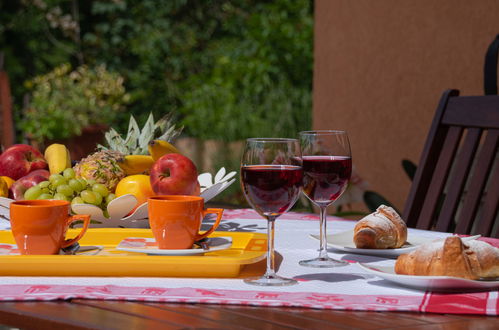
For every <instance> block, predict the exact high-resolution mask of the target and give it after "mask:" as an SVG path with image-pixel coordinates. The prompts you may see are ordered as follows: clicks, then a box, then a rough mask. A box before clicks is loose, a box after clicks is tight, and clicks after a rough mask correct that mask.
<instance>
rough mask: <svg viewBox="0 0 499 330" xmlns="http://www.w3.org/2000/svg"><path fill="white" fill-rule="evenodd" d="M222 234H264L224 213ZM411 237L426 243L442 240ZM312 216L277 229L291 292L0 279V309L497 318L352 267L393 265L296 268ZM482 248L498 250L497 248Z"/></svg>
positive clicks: (352, 258) (138, 281)
mask: <svg viewBox="0 0 499 330" xmlns="http://www.w3.org/2000/svg"><path fill="white" fill-rule="evenodd" d="M354 224H355V222H354V221H349V220H342V219H339V218H334V217H329V218H328V233H336V232H341V231H345V230H348V229H351V228H353V226H354ZM219 230H221V231H256V232H266V221H265V220H263V219H261V218H260V216H258V214H256V213H255V212H254V211H253V210H249V209H240V210H226V211H225V213H224V217H223V221H222V223H221V225H220V227H219ZM410 232H412V233H417V234H418V235H425V236H427V237H430V238H432V237H435V238H439V237H445V236H448V235H449V234H447V233H438V232H429V231H419V230H415V229H410ZM318 233H319V225H318V217H317V215H315V214H303V213H293V212H290V213H287V214H285V215H283V216H282V217H280V218H279V219H278V220H277V222H276V238H275V244H276V250H277V251H278V252H279V254H280V255H282V257H283V260H282V263H281V265H280V268H279V270H278V274H279V275H282V276H286V277H293V278H295V279H297V280H298V281H299V283H298V285H294V286H287V287H255V286H251V285H248V284H245V283H244V282H243V281H242V279H239V278H236V279H227V278H225V279H222V278H220V279H218V278H216V279H203V278H137V277H134V278H132V277H0V301H12V300H55V299H71V298H83V299H109V300H130V301H155V302H196V303H212V304H242V305H258V306H298V307H309V308H320V309H336V310H372V311H413V312H431V313H464V314H482V315H498V313H499V303H498V290H493V291H486V292H467V293H458V292H456V293H433V292H427V291H421V290H416V289H411V288H407V287H402V286H398V285H395V284H392V283H390V282H388V281H385V280H383V279H381V278H378V277H376V276H374V275H371V274H368V273H366V272H365V271H364V270H363V269H362V268H361V267H360V266H358V265H357V262H364V263H369V264H372V265H380V266H382V265H391V264H393V263H394V262H395V260H394V259H385V258H380V257H374V256H361V255H354V254H344V253H341V252H339V251H336V250H330V255H331V256H332V257H335V258H339V259H343V260H347V261H349V262H350V263H349V265H348V266H345V267H338V268H332V269H331V268H330V269H327V268H326V269H320V268H307V267H302V266H300V265H298V262H299V261H300V260H303V259H309V258H313V257H316V256H317V248H318V245H319V243H318V241H317V240H315V239H313V238H311V237H310V234H318ZM489 242H492V243H497V242H498V240H490V239H489ZM0 267H1V265H0Z"/></svg>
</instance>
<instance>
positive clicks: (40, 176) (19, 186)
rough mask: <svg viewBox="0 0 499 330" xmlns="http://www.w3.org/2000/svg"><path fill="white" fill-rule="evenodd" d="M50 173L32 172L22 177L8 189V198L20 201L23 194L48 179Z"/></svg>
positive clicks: (43, 171)
mask: <svg viewBox="0 0 499 330" xmlns="http://www.w3.org/2000/svg"><path fill="white" fill-rule="evenodd" d="M49 176H50V172H49V171H47V170H34V171H33V172H30V173H29V174H28V175H25V176H23V177H22V178H20V179H19V180H17V181H16V182H14V183H13V184H12V186H11V187H10V189H9V197H10V198H12V199H15V200H16V201H20V200H23V199H24V192H25V191H26V190H28V189H29V188H31V187H33V186H35V185H37V184H39V183H40V182H42V181H47V180H48V179H49Z"/></svg>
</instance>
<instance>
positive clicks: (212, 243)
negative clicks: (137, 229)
mask: <svg viewBox="0 0 499 330" xmlns="http://www.w3.org/2000/svg"><path fill="white" fill-rule="evenodd" d="M207 244H208V247H207V248H206V249H202V248H201V247H198V246H197V245H196V244H195V245H194V247H193V248H191V249H181V250H173V249H160V248H158V244H157V243H156V240H155V239H154V238H146V237H127V238H125V239H124V240H122V241H121V242H120V244H118V246H117V247H116V250H121V251H127V252H138V253H146V254H149V255H161V256H194V255H200V254H204V253H208V252H214V251H221V250H227V249H230V247H231V246H232V237H210V238H208V241H207Z"/></svg>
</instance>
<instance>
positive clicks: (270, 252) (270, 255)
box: [264, 216, 276, 277]
mask: <svg viewBox="0 0 499 330" xmlns="http://www.w3.org/2000/svg"><path fill="white" fill-rule="evenodd" d="M275 219H276V217H273V216H267V236H268V239H267V270H266V271H265V275H264V276H265V277H272V276H275V269H274V267H275V262H274V232H275V230H274V227H275Z"/></svg>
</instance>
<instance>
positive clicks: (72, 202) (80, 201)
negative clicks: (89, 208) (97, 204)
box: [71, 196, 85, 204]
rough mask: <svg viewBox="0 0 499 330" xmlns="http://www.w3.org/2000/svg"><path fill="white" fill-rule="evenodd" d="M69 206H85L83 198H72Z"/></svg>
mask: <svg viewBox="0 0 499 330" xmlns="http://www.w3.org/2000/svg"><path fill="white" fill-rule="evenodd" d="M71 204H85V202H84V201H83V198H81V197H80V196H77V197H75V198H73V200H72V201H71Z"/></svg>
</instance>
